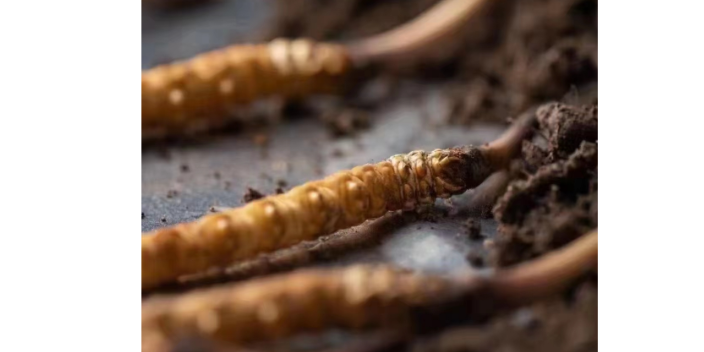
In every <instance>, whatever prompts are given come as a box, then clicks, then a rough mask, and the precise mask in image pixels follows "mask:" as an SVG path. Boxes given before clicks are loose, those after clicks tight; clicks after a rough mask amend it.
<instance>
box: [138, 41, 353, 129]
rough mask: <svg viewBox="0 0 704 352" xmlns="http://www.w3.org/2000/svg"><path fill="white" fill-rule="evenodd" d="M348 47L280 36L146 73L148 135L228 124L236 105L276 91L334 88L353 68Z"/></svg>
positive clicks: (297, 92) (293, 93) (290, 94)
mask: <svg viewBox="0 0 704 352" xmlns="http://www.w3.org/2000/svg"><path fill="white" fill-rule="evenodd" d="M349 67H350V62H349V59H348V55H347V52H346V50H345V48H344V47H342V46H340V45H335V44H324V43H314V42H312V41H310V40H305V39H299V40H293V41H289V40H283V39H277V40H274V41H272V42H270V43H269V44H260V45H236V46H231V47H227V48H224V49H220V50H216V51H212V52H209V53H205V54H201V55H199V56H196V57H195V58H193V59H191V60H187V61H183V62H176V63H172V64H166V65H161V66H158V67H155V68H153V69H150V70H147V71H145V72H144V73H142V134H143V136H144V137H153V136H165V135H171V134H183V133H189V132H191V131H198V130H203V129H206V128H211V127H217V126H220V125H222V124H224V123H225V122H226V121H227V119H228V117H230V116H232V112H233V109H234V108H236V107H237V106H239V105H242V104H248V103H251V102H253V101H255V100H257V99H260V98H264V97H267V96H271V95H278V96H284V97H300V96H305V95H309V94H314V93H328V92H334V91H335V90H336V89H338V88H339V82H340V79H341V78H342V77H343V76H344V74H345V73H346V72H347V71H348V69H349Z"/></svg>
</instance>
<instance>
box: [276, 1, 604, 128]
mask: <svg viewBox="0 0 704 352" xmlns="http://www.w3.org/2000/svg"><path fill="white" fill-rule="evenodd" d="M437 1H438V0H388V1H370V0H340V1H324V0H278V1H277V7H276V8H277V15H276V17H275V20H274V21H273V22H272V27H271V28H270V30H269V31H268V34H267V37H268V38H273V37H309V38H313V39H317V40H347V39H352V38H361V37H364V36H368V35H372V34H376V33H380V32H383V31H385V30H388V29H390V28H393V27H395V26H397V25H399V24H402V23H404V22H406V21H408V20H410V19H412V18H414V17H416V16H417V15H419V14H420V13H422V12H423V11H424V10H426V9H428V8H430V7H431V6H432V5H434V4H435V3H436V2H437ZM428 52H430V53H432V54H433V55H432V56H427V55H425V56H423V57H418V58H417V60H413V61H411V62H404V63H394V64H393V65H390V67H384V68H383V70H379V71H378V72H383V73H384V76H383V78H381V76H379V78H380V79H387V78H388V75H390V74H392V75H397V76H403V77H405V78H409V77H412V79H416V80H426V79H431V80H434V81H438V80H439V82H442V86H443V87H444V88H442V90H443V93H444V95H445V96H446V97H448V98H450V101H451V105H452V106H451V111H452V112H451V115H450V117H449V119H450V121H451V122H455V123H462V124H466V123H471V122H473V121H477V120H492V121H503V120H504V119H505V118H506V117H508V116H516V115H517V114H518V113H520V112H522V111H524V110H525V109H527V108H529V107H531V106H535V105H537V104H541V103H544V102H546V101H550V100H560V99H562V98H563V97H565V96H566V95H568V94H569V93H570V92H571V91H573V90H576V91H577V94H579V93H580V92H587V91H588V90H589V88H588V87H589V86H590V85H592V83H594V82H596V80H597V67H598V65H597V64H598V62H597V1H596V0H497V1H492V2H490V4H488V5H487V6H486V7H485V8H484V9H483V11H482V12H480V14H479V15H478V16H475V17H474V18H472V19H471V20H470V21H469V22H468V23H467V24H466V25H465V27H464V28H463V30H462V31H461V32H460V33H458V34H457V35H455V36H454V37H452V38H449V39H447V40H445V41H443V45H441V46H439V47H437V48H435V47H434V48H433V50H429V51H428Z"/></svg>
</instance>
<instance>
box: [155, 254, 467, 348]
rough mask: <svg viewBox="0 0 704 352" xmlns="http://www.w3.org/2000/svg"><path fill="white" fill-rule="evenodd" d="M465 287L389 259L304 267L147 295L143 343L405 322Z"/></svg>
mask: <svg viewBox="0 0 704 352" xmlns="http://www.w3.org/2000/svg"><path fill="white" fill-rule="evenodd" d="M463 289H464V288H463V287H461V285H458V283H457V282H456V281H452V280H448V279H444V278H441V277H438V276H430V275H420V274H417V273H412V272H409V271H405V270H401V269H396V268H393V267H389V266H367V265H357V266H351V267H347V268H341V269H317V270H315V269H308V270H302V271H298V272H294V273H291V274H288V275H280V276H275V277H269V278H264V279H259V280H255V281H250V282H246V283H243V284H239V285H235V286H230V287H221V288H215V289H211V290H207V291H202V292H195V293H192V294H187V295H185V296H182V297H174V298H170V297H166V298H162V299H161V300H159V299H155V300H152V301H149V302H147V303H145V304H143V307H142V350H143V351H168V350H169V347H170V346H171V345H172V344H173V343H174V342H175V340H176V339H177V338H179V337H183V336H198V337H201V338H206V339H209V340H220V341H228V342H231V343H235V344H242V343H247V342H252V341H262V340H270V339H276V338H280V337H283V336H290V335H293V334H295V333H298V332H304V331H309V332H310V331H320V330H322V329H324V328H330V327H342V328H350V329H363V328H373V327H378V326H397V327H405V326H407V325H409V324H412V322H413V319H412V315H413V314H414V308H416V307H421V306H426V305H429V304H432V303H433V302H441V301H447V300H448V299H451V298H453V297H457V296H461V294H462V293H463V292H464V291H463Z"/></svg>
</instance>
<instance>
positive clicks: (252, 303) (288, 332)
mask: <svg viewBox="0 0 704 352" xmlns="http://www.w3.org/2000/svg"><path fill="white" fill-rule="evenodd" d="M597 236H598V235H597V231H596V230H594V231H592V232H591V233H589V234H586V235H584V236H582V237H581V238H579V239H577V240H575V241H574V242H573V243H570V244H569V245H567V246H566V247H564V248H561V249H559V250H556V251H555V252H553V253H550V254H548V255H546V256H544V257H541V258H538V259H535V260H533V261H530V262H526V263H523V264H521V265H519V266H516V267H514V268H509V269H501V270H498V271H497V272H495V273H493V274H489V275H487V276H477V275H472V274H470V275H469V276H458V277H442V276H437V275H428V274H419V273H413V272H410V271H407V270H402V269H397V268H394V267H391V266H386V265H354V266H349V267H342V268H327V269H303V270H299V271H295V272H292V273H288V274H283V275H276V276H271V277H266V278H260V279H255V280H252V281H248V282H245V283H241V284H234V285H227V286H222V287H218V288H212V289H207V290H201V291H196V292H191V293H187V294H185V295H180V296H172V297H170V296H164V297H156V298H152V299H150V300H148V301H146V302H145V303H143V305H142V350H143V351H154V352H156V351H168V350H170V348H172V347H173V345H174V344H175V343H178V340H179V339H182V338H188V337H195V338H200V339H204V340H210V341H219V342H224V341H227V342H228V343H231V344H233V345H240V346H241V345H242V344H247V343H250V342H255V341H264V340H273V339H278V338H282V337H287V336H293V335H295V334H298V333H305V332H316V331H322V330H324V329H328V328H335V327H337V328H345V329H352V330H361V329H371V328H378V327H384V328H398V329H413V330H416V331H419V332H422V330H424V329H425V327H424V325H425V326H428V325H430V326H429V327H430V328H432V325H435V326H436V327H442V326H444V325H447V324H453V323H456V322H457V321H463V320H464V321H466V320H468V319H471V318H479V317H480V316H481V315H485V314H487V313H489V314H490V313H491V311H492V310H497V309H498V310H501V309H506V308H511V307H515V306H517V305H522V304H527V303H530V302H533V301H535V300H538V299H542V298H544V297H549V296H551V295H554V294H557V293H558V292H561V291H562V290H564V288H565V287H566V286H567V285H569V284H570V283H572V282H573V280H574V279H576V278H578V277H580V276H582V275H583V274H584V272H585V271H589V270H595V269H596V265H597V256H598V255H597V254H598V253H597V252H598V237H597ZM449 312H452V314H449Z"/></svg>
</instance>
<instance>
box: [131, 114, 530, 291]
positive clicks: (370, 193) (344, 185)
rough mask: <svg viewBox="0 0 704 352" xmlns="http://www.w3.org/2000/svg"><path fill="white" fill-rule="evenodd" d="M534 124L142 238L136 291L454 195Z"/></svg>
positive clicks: (501, 163)
mask: <svg viewBox="0 0 704 352" xmlns="http://www.w3.org/2000/svg"><path fill="white" fill-rule="evenodd" d="M534 122H535V117H534V115H525V116H524V117H523V118H521V119H519V120H518V121H517V122H516V123H515V124H514V125H513V126H512V127H511V128H510V129H509V130H508V131H506V132H505V133H504V135H503V136H502V137H500V138H499V139H497V140H496V141H494V142H492V143H491V144H488V145H485V146H482V147H472V146H465V147H459V148H451V149H436V150H434V151H432V152H430V153H426V152H423V151H414V152H411V153H409V154H405V155H395V156H392V157H391V158H389V159H387V160H385V161H382V162H380V163H377V164H367V165H362V166H358V167H355V168H353V169H352V170H349V171H341V172H338V173H336V174H333V175H331V176H328V177H326V178H324V179H322V180H319V181H314V182H309V183H306V184H303V185H301V186H298V187H295V188H293V189H291V190H290V191H288V192H286V193H284V194H280V195H276V196H269V197H266V198H263V199H259V200H257V201H254V202H251V203H248V204H247V205H245V206H242V207H239V208H234V209H230V210H227V211H224V212H221V213H217V214H211V215H206V216H204V217H202V218H200V219H199V220H196V221H194V222H190V223H184V224H179V225H175V226H171V227H167V228H162V229H158V230H155V231H152V232H149V233H146V234H143V236H142V289H143V290H148V289H153V288H155V287H157V286H159V285H161V284H165V283H168V282H172V281H175V280H176V279H178V277H180V276H182V275H188V274H196V273H199V272H202V271H204V270H207V269H211V268H222V267H225V266H227V265H229V264H232V263H233V262H236V261H240V260H244V259H250V258H253V257H255V256H256V255H258V254H260V253H267V252H272V251H274V250H277V249H281V248H286V247H289V246H291V245H293V244H296V243H298V242H302V241H305V240H311V239H314V238H317V237H320V236H323V235H327V234H330V233H332V232H335V231H337V230H339V229H343V228H348V227H352V226H354V225H358V224H361V223H362V222H364V221H365V220H368V219H374V218H377V217H380V216H382V215H384V214H385V213H387V212H389V211H394V210H404V209H412V208H414V207H416V206H418V205H423V204H431V203H433V202H434V201H435V199H436V198H448V197H450V196H452V195H455V194H459V193H462V192H464V191H466V190H467V189H469V188H473V187H476V186H477V185H479V184H480V183H482V181H484V179H486V178H487V177H488V176H489V175H490V174H491V173H492V172H494V171H496V170H498V169H501V168H503V167H505V166H506V165H507V163H508V161H509V160H510V158H511V157H512V156H513V155H515V154H516V153H517V152H518V150H519V147H520V145H521V141H522V140H523V139H524V138H525V137H526V136H528V135H530V133H531V132H532V127H531V126H532V125H533V124H534Z"/></svg>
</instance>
